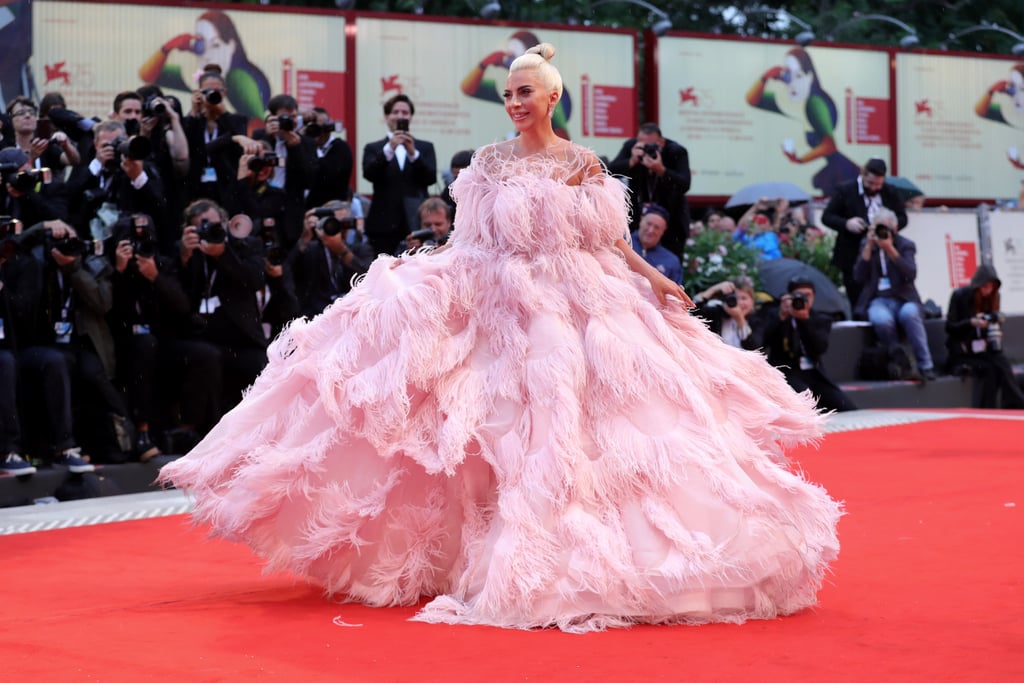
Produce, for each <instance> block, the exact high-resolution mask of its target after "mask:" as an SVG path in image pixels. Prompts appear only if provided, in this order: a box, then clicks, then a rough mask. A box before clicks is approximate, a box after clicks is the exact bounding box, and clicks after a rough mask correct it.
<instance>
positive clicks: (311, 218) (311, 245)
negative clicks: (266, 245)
mask: <svg viewBox="0 0 1024 683" xmlns="http://www.w3.org/2000/svg"><path fill="white" fill-rule="evenodd" d="M373 259H374V253H373V249H372V248H371V247H370V245H369V244H367V243H366V242H364V241H363V239H362V235H360V233H359V228H358V223H357V220H356V219H355V218H353V217H352V206H351V204H349V203H348V202H342V201H339V200H332V201H329V202H327V203H326V204H324V205H323V206H322V207H320V208H318V209H310V210H309V211H307V212H306V218H305V224H304V225H303V230H302V237H300V238H299V241H298V243H297V244H296V245H295V248H294V249H293V250H292V252H291V254H289V256H288V265H289V266H290V267H291V271H292V273H294V276H295V291H296V295H297V296H298V298H299V308H300V311H301V313H302V315H305V316H309V317H312V316H315V315H317V314H319V313H320V312H321V311H323V310H324V309H325V308H327V307H328V306H329V305H331V303H333V302H334V301H335V300H337V299H339V298H341V297H343V296H345V294H347V293H348V292H349V290H350V289H352V277H353V276H355V275H360V274H362V273H365V272H366V270H367V269H368V268H369V267H370V263H371V262H372V261H373Z"/></svg>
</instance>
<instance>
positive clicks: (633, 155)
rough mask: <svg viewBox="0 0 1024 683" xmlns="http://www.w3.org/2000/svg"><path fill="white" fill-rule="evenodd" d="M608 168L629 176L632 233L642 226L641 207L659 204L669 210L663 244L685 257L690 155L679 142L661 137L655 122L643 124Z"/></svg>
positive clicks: (688, 230)
mask: <svg viewBox="0 0 1024 683" xmlns="http://www.w3.org/2000/svg"><path fill="white" fill-rule="evenodd" d="M608 170H609V171H610V172H612V173H613V174H615V175H622V176H626V177H627V178H629V194H630V201H631V203H632V211H631V213H630V216H631V217H632V224H631V225H630V232H634V231H636V230H637V229H638V228H639V225H640V217H641V215H642V212H641V209H642V208H643V206H644V205H645V204H658V205H660V206H663V207H665V209H667V210H668V215H669V219H668V229H667V230H666V231H665V236H664V237H663V238H662V244H664V245H665V248H667V249H668V250H669V251H671V252H672V253H674V254H676V255H677V256H679V257H680V258H682V254H683V250H684V248H685V247H686V240H687V239H688V238H689V237H690V210H689V206H688V205H687V202H686V193H687V192H689V191H690V156H689V154H688V153H687V151H686V148H685V147H683V146H682V145H680V144H679V143H678V142H675V141H673V140H669V139H667V138H665V137H663V136H662V134H661V128H659V127H658V124H656V123H651V122H648V123H644V124H642V125H641V126H640V129H639V131H638V132H637V134H636V137H635V138H631V139H629V140H627V141H626V143H625V144H624V145H623V146H622V149H621V150H620V151H619V154H618V156H616V157H615V158H614V159H613V160H612V161H611V163H609V164H608Z"/></svg>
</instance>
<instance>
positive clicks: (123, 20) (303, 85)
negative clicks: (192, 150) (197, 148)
mask: <svg viewBox="0 0 1024 683" xmlns="http://www.w3.org/2000/svg"><path fill="white" fill-rule="evenodd" d="M221 7H227V6H221V5H217V6H211V8H208V9H207V8H202V7H189V8H183V7H164V6H160V5H130V4H105V3H91V2H90V3H82V2H48V1H45V0H44V1H40V2H36V3H35V5H34V9H33V12H34V15H35V16H34V18H33V32H32V35H33V46H32V65H33V70H34V80H35V84H36V89H37V90H38V93H37V98H38V96H41V95H42V94H44V93H47V92H51V91H56V92H60V93H61V94H62V95H63V96H64V99H65V100H66V102H67V105H68V108H70V109H73V110H75V111H78V112H79V113H80V114H83V115H84V116H88V117H91V116H98V117H100V118H103V117H106V116H107V115H108V114H109V113H110V112H111V109H112V105H113V101H114V97H115V95H117V93H119V92H121V91H124V90H133V89H135V88H138V87H140V86H142V85H146V84H155V85H158V86H160V88H161V89H162V90H163V91H164V93H165V94H167V95H174V96H176V97H178V98H179V99H180V100H181V102H182V105H183V108H184V110H185V112H186V113H187V112H188V110H189V109H190V106H191V105H190V99H191V93H192V90H193V89H194V88H195V87H196V76H197V75H198V73H199V72H201V71H202V69H203V68H204V67H206V66H207V65H208V64H216V65H218V66H219V67H220V68H221V70H222V73H223V74H224V76H225V79H226V83H227V89H228V94H227V102H228V108H229V109H230V110H232V111H235V112H238V113H242V114H245V115H246V116H248V117H249V118H250V119H251V120H252V121H254V122H258V121H259V120H262V119H263V117H264V116H265V115H266V109H265V107H266V102H267V100H268V99H270V97H272V96H273V95H278V94H282V93H288V94H291V95H294V96H295V97H296V99H298V101H299V107H300V109H308V108H310V107H313V106H322V107H324V108H326V109H327V110H328V111H329V112H331V113H332V115H333V116H335V117H337V118H339V119H340V118H341V116H342V114H343V112H344V107H345V77H346V74H345V70H346V66H345V19H344V18H343V17H339V16H326V15H314V14H296V13H285V12H279V11H266V10H263V11H258V10H252V11H249V10H241V9H235V6H231V9H230V10H226V9H221Z"/></svg>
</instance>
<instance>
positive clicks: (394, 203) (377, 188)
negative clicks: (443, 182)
mask: <svg viewBox="0 0 1024 683" xmlns="http://www.w3.org/2000/svg"><path fill="white" fill-rule="evenodd" d="M415 113H416V109H415V107H414V106H413V103H412V100H410V99H409V97H408V96H407V95H395V96H394V97H392V98H391V99H389V100H388V101H387V102H385V103H384V119H385V121H386V122H387V126H388V134H387V137H386V138H384V139H383V140H378V141H376V142H371V143H369V144H367V145H366V146H365V147H364V148H363V177H364V178H366V180H368V181H370V182H371V183H373V201H372V202H370V211H369V215H367V217H366V237H367V238H368V239H369V240H370V244H371V245H372V246H373V249H374V251H376V252H377V253H378V254H393V253H395V250H396V249H397V248H398V244H399V243H400V242H401V241H402V239H403V238H404V237H405V236H406V235H408V234H409V233H411V232H414V231H415V230H417V229H418V227H419V226H418V217H417V211H418V210H419V206H420V203H421V202H422V201H423V200H424V199H426V198H427V197H428V196H429V194H430V193H429V188H430V186H431V185H433V184H434V183H435V182H437V156H436V154H435V153H434V145H433V144H432V143H430V142H427V141H426V140H418V139H416V138H414V137H413V136H412V134H411V133H410V132H409V124H410V123H411V122H412V117H413V114H415Z"/></svg>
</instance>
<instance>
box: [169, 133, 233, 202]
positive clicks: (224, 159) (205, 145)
mask: <svg viewBox="0 0 1024 683" xmlns="http://www.w3.org/2000/svg"><path fill="white" fill-rule="evenodd" d="M248 125H249V121H248V120H247V119H246V118H245V117H244V116H242V115H241V114H222V115H221V117H220V118H219V119H217V133H216V136H215V137H213V138H212V139H211V140H210V142H206V118H205V117H202V116H191V115H189V116H186V117H185V118H183V119H182V120H181V127H182V128H183V129H184V131H185V137H186V138H187V139H188V158H189V164H188V183H187V185H188V197H189V198H190V199H198V198H200V197H207V198H210V199H213V200H215V201H217V202H223V201H224V197H223V196H222V195H223V193H224V191H225V189H226V188H227V183H228V182H230V181H231V180H232V179H233V178H236V177H237V176H238V160H239V159H240V158H242V148H241V147H239V146H238V145H237V144H236V143H235V141H234V140H232V139H231V138H232V136H235V135H246V134H247V133H248ZM207 166H212V167H213V169H214V170H215V171H216V172H217V182H216V183H203V182H201V181H202V177H203V171H204V170H205V169H206V167H207Z"/></svg>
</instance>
